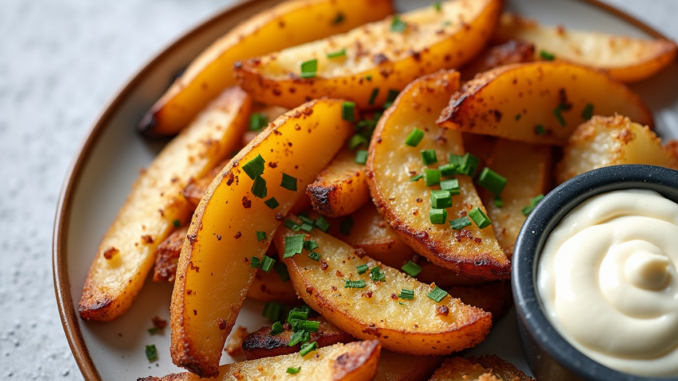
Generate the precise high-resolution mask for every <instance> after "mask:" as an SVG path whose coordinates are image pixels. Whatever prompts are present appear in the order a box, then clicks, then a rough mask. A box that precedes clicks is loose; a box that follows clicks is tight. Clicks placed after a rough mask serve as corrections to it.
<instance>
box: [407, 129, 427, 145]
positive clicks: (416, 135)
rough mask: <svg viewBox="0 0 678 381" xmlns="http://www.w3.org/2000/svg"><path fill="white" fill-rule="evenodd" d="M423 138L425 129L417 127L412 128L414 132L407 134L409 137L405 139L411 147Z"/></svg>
mask: <svg viewBox="0 0 678 381" xmlns="http://www.w3.org/2000/svg"><path fill="white" fill-rule="evenodd" d="M423 138H424V131H422V130H420V129H418V128H416V127H415V128H414V129H413V130H412V132H410V134H409V135H408V136H407V139H405V145H408V146H410V147H416V146H417V145H418V144H419V142H421V139H423Z"/></svg>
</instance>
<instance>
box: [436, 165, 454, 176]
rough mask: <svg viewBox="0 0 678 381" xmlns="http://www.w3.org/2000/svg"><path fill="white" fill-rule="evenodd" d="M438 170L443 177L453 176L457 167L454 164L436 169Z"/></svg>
mask: <svg viewBox="0 0 678 381" xmlns="http://www.w3.org/2000/svg"><path fill="white" fill-rule="evenodd" d="M438 169H440V174H441V175H442V176H443V177H447V176H454V175H456V174H457V169H458V167H457V165H456V164H444V165H441V166H440V167H438Z"/></svg>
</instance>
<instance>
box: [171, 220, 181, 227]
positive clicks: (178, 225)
mask: <svg viewBox="0 0 678 381" xmlns="http://www.w3.org/2000/svg"><path fill="white" fill-rule="evenodd" d="M172 226H174V227H175V228H178V227H180V226H181V222H179V220H174V221H172Z"/></svg>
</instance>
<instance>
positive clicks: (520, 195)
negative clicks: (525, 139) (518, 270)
mask: <svg viewBox="0 0 678 381" xmlns="http://www.w3.org/2000/svg"><path fill="white" fill-rule="evenodd" d="M551 164H552V158H551V147H550V146H546V145H536V144H527V143H522V142H514V141H511V140H506V139H498V140H497V143H496V144H495V146H494V150H493V152H492V156H491V157H490V159H489V160H488V163H487V165H488V167H490V168H491V169H492V170H494V171H495V172H497V173H499V174H500V175H502V176H504V177H505V178H506V180H507V182H506V187H505V188H504V191H503V192H501V196H500V197H501V200H502V202H503V206H502V207H501V208H500V207H497V205H496V204H495V202H494V195H493V194H491V193H490V192H488V191H487V190H485V189H482V188H480V187H479V188H480V189H479V193H480V197H481V198H482V200H483V204H484V205H485V208H486V209H487V216H488V217H490V220H492V227H493V228H494V234H495V235H496V236H497V241H499V246H501V248H502V250H504V253H506V255H507V256H508V257H509V258H512V257H513V247H514V246H515V244H516V239H517V238H518V233H520V228H522V226H523V223H524V222H525V219H526V218H527V217H526V216H525V215H524V214H523V212H522V210H523V208H524V207H526V206H528V205H530V200H532V198H534V197H536V196H538V195H540V194H546V193H548V191H549V190H550V188H551V175H552V165H551Z"/></svg>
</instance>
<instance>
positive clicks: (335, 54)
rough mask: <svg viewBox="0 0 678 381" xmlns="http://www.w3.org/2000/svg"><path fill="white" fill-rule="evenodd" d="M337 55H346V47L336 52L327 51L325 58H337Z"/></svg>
mask: <svg viewBox="0 0 678 381" xmlns="http://www.w3.org/2000/svg"><path fill="white" fill-rule="evenodd" d="M339 57H346V48H343V49H341V50H337V51H336V52H330V53H327V58H339Z"/></svg>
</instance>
